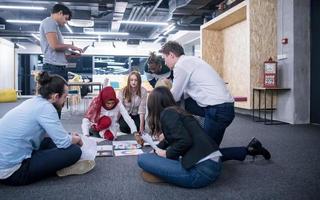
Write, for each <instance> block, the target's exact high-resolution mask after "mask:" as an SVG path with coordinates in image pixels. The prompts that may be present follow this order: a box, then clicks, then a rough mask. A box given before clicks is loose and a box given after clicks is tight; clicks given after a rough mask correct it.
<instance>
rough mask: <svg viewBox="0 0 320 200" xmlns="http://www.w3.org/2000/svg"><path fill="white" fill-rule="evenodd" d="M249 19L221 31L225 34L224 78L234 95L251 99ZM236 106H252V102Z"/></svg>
mask: <svg viewBox="0 0 320 200" xmlns="http://www.w3.org/2000/svg"><path fill="white" fill-rule="evenodd" d="M248 26H249V25H248V22H247V21H242V22H240V23H237V24H234V25H233V26H231V27H228V28H226V29H224V30H223V31H221V34H222V35H223V41H224V43H223V49H224V55H223V79H224V80H225V81H226V82H228V88H229V90H230V92H231V94H232V95H233V96H242V97H247V98H248V99H250V55H249V48H250V46H249V27H248ZM236 106H241V107H242V108H247V109H249V108H250V102H249V101H247V102H241V104H240V103H239V104H238V103H237V105H236Z"/></svg>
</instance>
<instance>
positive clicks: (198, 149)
mask: <svg viewBox="0 0 320 200" xmlns="http://www.w3.org/2000/svg"><path fill="white" fill-rule="evenodd" d="M160 122H161V129H162V132H163V134H164V136H165V139H164V140H163V141H161V142H160V143H159V144H158V147H159V148H161V149H166V150H167V153H166V156H167V158H169V159H175V160H177V159H179V157H180V156H181V157H182V159H181V162H182V166H183V167H184V168H185V169H190V168H191V167H193V166H194V165H195V164H196V163H197V162H198V161H199V160H201V159H202V158H204V157H206V156H207V155H209V154H211V153H212V152H214V151H216V150H218V145H216V144H215V143H214V142H213V141H212V140H211V138H210V137H209V136H208V135H206V133H205V132H204V130H203V129H202V128H201V126H200V125H199V123H198V121H197V120H196V119H195V118H193V117H192V116H191V115H190V116H189V115H185V114H182V113H179V112H178V111H177V110H175V109H174V108H173V107H170V108H166V109H165V110H164V111H162V112H161V116H160Z"/></svg>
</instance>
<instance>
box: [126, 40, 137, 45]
mask: <svg viewBox="0 0 320 200" xmlns="http://www.w3.org/2000/svg"><path fill="white" fill-rule="evenodd" d="M139 44H140V40H138V39H129V40H127V45H139Z"/></svg>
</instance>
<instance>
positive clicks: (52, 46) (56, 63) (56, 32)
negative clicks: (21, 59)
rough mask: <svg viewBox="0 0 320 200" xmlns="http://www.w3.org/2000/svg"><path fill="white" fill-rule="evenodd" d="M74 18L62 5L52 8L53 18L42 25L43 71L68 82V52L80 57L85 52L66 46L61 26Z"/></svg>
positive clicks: (72, 46) (48, 18) (44, 21)
mask: <svg viewBox="0 0 320 200" xmlns="http://www.w3.org/2000/svg"><path fill="white" fill-rule="evenodd" d="M71 17H72V13H71V11H70V9H69V8H68V7H66V6H64V5H62V4H56V5H54V6H53V8H52V12H51V16H50V17H47V18H46V19H44V20H43V21H42V22H41V24H40V28H39V31H40V46H41V50H42V53H43V55H44V59H43V70H44V71H48V72H49V73H51V74H58V75H60V76H62V77H63V78H64V79H66V80H68V73H67V69H66V65H67V63H68V62H67V59H66V52H69V53H71V54H74V53H75V52H76V53H78V55H80V54H81V53H83V50H82V49H81V48H79V47H76V46H74V45H71V44H64V42H63V37H62V34H61V32H60V28H59V26H64V25H65V24H66V23H67V21H69V20H70V19H71Z"/></svg>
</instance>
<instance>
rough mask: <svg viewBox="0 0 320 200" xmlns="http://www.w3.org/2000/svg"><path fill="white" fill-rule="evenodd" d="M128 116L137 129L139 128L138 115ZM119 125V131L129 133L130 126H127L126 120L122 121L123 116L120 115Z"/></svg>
mask: <svg viewBox="0 0 320 200" xmlns="http://www.w3.org/2000/svg"><path fill="white" fill-rule="evenodd" d="M130 117H131V118H132V119H133V121H134V123H135V125H136V127H137V130H138V131H139V129H140V115H130ZM119 125H120V131H121V132H123V133H128V134H130V133H131V130H130V127H129V126H128V124H127V122H126V121H124V119H123V117H122V116H121V117H120V119H119Z"/></svg>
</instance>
